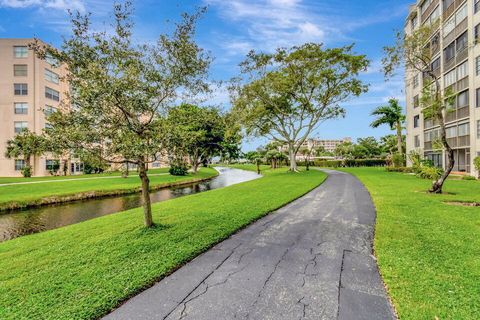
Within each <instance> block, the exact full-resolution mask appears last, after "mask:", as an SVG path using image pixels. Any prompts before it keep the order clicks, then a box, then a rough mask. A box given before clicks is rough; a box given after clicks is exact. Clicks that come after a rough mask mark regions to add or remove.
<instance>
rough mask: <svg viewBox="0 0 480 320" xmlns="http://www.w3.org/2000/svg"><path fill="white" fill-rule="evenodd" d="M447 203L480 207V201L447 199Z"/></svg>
mask: <svg viewBox="0 0 480 320" xmlns="http://www.w3.org/2000/svg"><path fill="white" fill-rule="evenodd" d="M444 203H445V204H448V205H451V206H459V207H480V202H468V201H445V202H444Z"/></svg>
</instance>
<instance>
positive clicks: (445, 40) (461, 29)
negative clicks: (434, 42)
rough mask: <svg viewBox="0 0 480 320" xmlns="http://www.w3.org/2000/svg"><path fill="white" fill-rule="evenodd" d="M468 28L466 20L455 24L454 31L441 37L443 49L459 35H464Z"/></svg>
mask: <svg viewBox="0 0 480 320" xmlns="http://www.w3.org/2000/svg"><path fill="white" fill-rule="evenodd" d="M467 28H468V18H465V19H463V21H462V22H460V23H459V24H457V26H456V27H455V29H453V30H452V31H451V32H450V33H449V34H446V35H443V43H444V44H445V46H444V48H445V47H447V45H449V44H450V43H452V41H453V40H455V39H457V37H458V36H459V35H461V34H462V33H464V32H465V31H466V30H467Z"/></svg>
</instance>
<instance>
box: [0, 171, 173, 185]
mask: <svg viewBox="0 0 480 320" xmlns="http://www.w3.org/2000/svg"><path fill="white" fill-rule="evenodd" d="M168 174H169V173H154V174H149V175H148V176H149V177H154V176H166V175H168ZM131 177H134V178H138V175H130V176H128V177H127V178H131ZM118 178H122V179H125V178H124V177H122V176H104V177H89V178H71V179H51V180H39V181H25V182H9V183H2V184H0V187H6V186H16V185H22V184H37V183H51V182H65V181H68V182H70V181H81V180H97V179H118Z"/></svg>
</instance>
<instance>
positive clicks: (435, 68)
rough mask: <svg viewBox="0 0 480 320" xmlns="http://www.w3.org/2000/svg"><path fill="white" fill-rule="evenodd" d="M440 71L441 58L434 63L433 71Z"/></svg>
mask: <svg viewBox="0 0 480 320" xmlns="http://www.w3.org/2000/svg"><path fill="white" fill-rule="evenodd" d="M438 69H440V57H438V58H437V59H435V60H434V61H433V62H432V70H433V71H435V70H438Z"/></svg>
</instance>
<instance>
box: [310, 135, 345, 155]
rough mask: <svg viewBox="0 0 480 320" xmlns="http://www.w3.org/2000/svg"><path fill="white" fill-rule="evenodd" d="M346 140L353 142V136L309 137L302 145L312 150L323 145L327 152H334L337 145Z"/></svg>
mask: <svg viewBox="0 0 480 320" xmlns="http://www.w3.org/2000/svg"><path fill="white" fill-rule="evenodd" d="M345 142H352V138H350V137H346V138H343V139H307V140H305V142H304V143H303V144H302V147H305V148H308V149H310V150H312V149H315V148H319V147H323V148H324V149H325V151H326V152H332V153H334V152H335V149H336V148H337V146H338V145H339V144H342V143H345Z"/></svg>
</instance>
